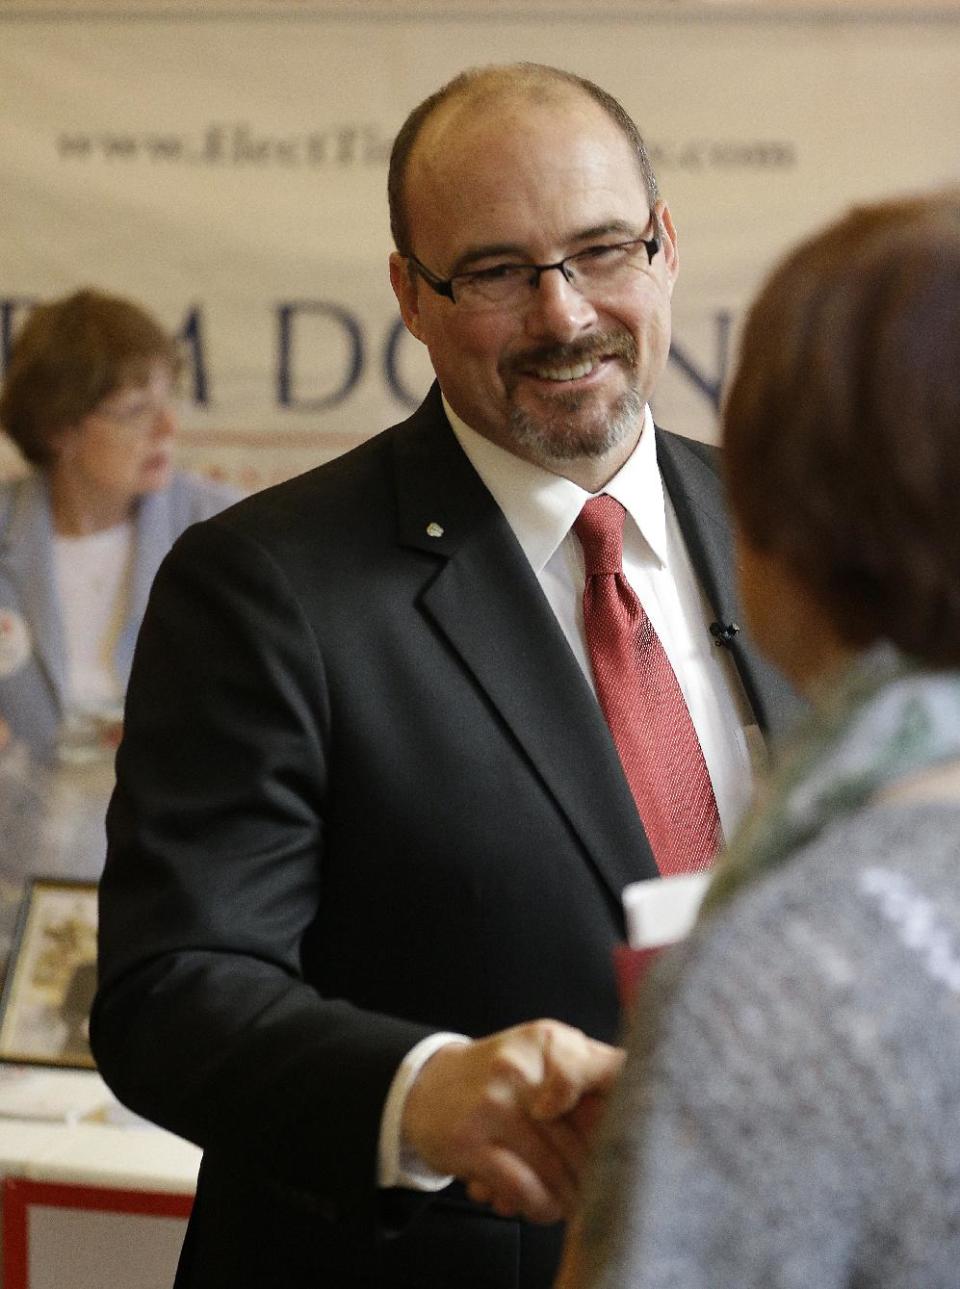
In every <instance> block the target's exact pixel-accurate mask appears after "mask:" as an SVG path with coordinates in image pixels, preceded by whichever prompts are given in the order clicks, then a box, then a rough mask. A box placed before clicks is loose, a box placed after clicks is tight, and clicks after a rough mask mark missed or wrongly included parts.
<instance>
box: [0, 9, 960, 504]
mask: <svg viewBox="0 0 960 1289" xmlns="http://www.w3.org/2000/svg"><path fill="white" fill-rule="evenodd" d="M513 59H532V60H535V61H539V62H548V63H555V64H558V65H560V66H563V67H567V68H570V69H571V70H573V71H576V72H579V73H582V74H584V75H586V76H588V77H591V78H593V79H595V80H597V81H598V82H599V83H600V84H602V85H603V86H604V87H605V88H607V89H609V90H611V91H612V92H613V93H614V94H616V95H617V96H618V97H619V98H620V99H622V101H623V102H624V104H625V105H626V107H627V108H628V110H629V111H630V112H631V113H632V114H633V115H634V116H635V117H636V119H637V121H638V123H639V124H640V127H641V129H642V131H643V132H644V134H645V135H646V137H647V139H648V141H649V144H650V146H651V150H652V153H653V156H654V159H655V162H656V165H657V168H658V171H659V177H660V180H661V185H662V188H663V191H664V194H665V196H666V197H667V199H668V200H669V202H670V205H671V209H672V211H673V215H674V219H675V222H676V225H677V228H678V233H679V246H680V254H681V262H682V271H681V277H680V282H679V284H678V288H677V292H676V295H675V336H674V347H673V352H672V355H671V361H670V365H669V370H668V373H667V376H666V378H665V380H664V381H663V384H662V387H661V389H660V391H659V392H658V395H657V401H656V409H655V410H656V414H657V416H658V419H659V420H660V421H661V423H662V424H664V425H666V426H668V427H669V428H672V429H676V430H678V431H680V432H681V433H686V434H689V435H692V436H693V437H696V438H703V439H711V438H713V437H714V436H715V433H716V412H717V407H718V403H719V399H720V394H721V389H722V386H723V381H724V376H725V374H726V372H727V370H728V365H729V363H730V361H731V357H732V348H733V345H734V343H735V337H736V327H737V321H738V318H739V316H740V314H741V312H742V308H743V305H744V303H745V302H746V300H747V299H748V297H749V295H750V293H751V292H752V290H753V289H754V287H755V286H756V284H757V282H758V279H759V277H760V275H761V274H762V273H763V272H764V270H765V269H767V268H768V267H769V266H770V264H771V262H772V260H773V259H774V258H775V257H776V256H777V255H778V254H779V253H780V252H781V251H782V250H783V249H785V248H786V247H787V246H788V245H789V244H790V243H791V242H792V241H793V240H795V239H796V238H797V237H798V236H799V235H800V234H802V233H803V232H805V231H807V230H809V229H810V228H812V227H813V226H815V225H817V224H818V223H820V222H821V221H822V220H824V219H825V218H827V217H829V216H831V215H832V214H834V213H836V212H839V211H840V210H841V209H843V208H844V207H846V206H848V205H849V204H850V203H851V202H853V201H855V200H857V199H860V198H866V197H873V196H876V195H878V194H884V193H890V192H901V191H904V190H911V189H915V188H919V187H924V186H927V185H932V184H941V183H944V182H949V181H957V180H958V179H960V170H958V161H960V154H958V144H957V140H958V139H960V95H958V93H957V68H958V67H960V14H957V13H956V12H929V11H928V12H927V13H925V14H924V13H923V12H920V11H918V12H917V13H915V14H910V13H909V12H900V13H888V14H887V15H886V16H883V15H880V16H877V15H876V14H874V15H873V16H871V15H870V14H869V13H867V12H862V13H861V12H859V11H856V10H847V11H846V12H845V13H844V14H843V16H840V15H838V14H835V15H834V16H833V17H830V16H825V15H824V14H822V13H813V14H807V15H806V16H804V14H803V13H796V14H793V15H790V14H785V13H776V12H772V13H771V12H767V13H761V12H755V13H753V14H745V13H744V12H743V11H738V10H729V11H722V10H720V9H719V8H718V7H717V6H712V7H711V8H710V9H709V10H707V9H700V8H689V9H686V10H683V11H679V10H677V11H670V12H667V11H663V10H656V9H650V10H647V9H644V8H641V7H639V6H637V7H635V8H634V9H633V10H631V11H629V12H624V11H614V10H613V9H612V8H608V7H605V6H604V5H603V4H595V5H593V6H590V7H589V8H588V7H587V6H586V5H584V6H583V7H582V8H578V7H575V6H572V5H571V4H570V3H569V0H568V3H566V4H562V5H560V4H558V5H551V4H549V3H540V4H535V3H534V4H530V5H528V6H527V7H525V8H522V9H514V10H507V9H505V8H504V7H503V6H498V5H491V4H487V5H483V4H480V3H478V4H476V5H475V6H470V5H468V4H460V5H458V6H457V7H456V8H454V7H451V8H450V9H449V10H445V9H443V8H442V7H436V6H434V7H433V8H431V9H427V8H425V7H424V6H423V5H417V4H412V3H410V4H407V3H403V0H393V2H392V3H391V4H389V5H386V4H383V5H381V6H375V5H356V4H354V5H352V6H349V7H344V6H339V7H338V6H336V5H329V6H322V5H316V6H313V7H310V6H306V5H303V4H301V5H298V6H295V7H294V6H291V5H285V4H271V5H258V6H252V7H251V6H247V7H242V8H237V9H229V8H226V7H217V6H210V5H207V6H196V5H194V6H184V5H180V6H175V7H173V8H172V9H171V8H167V9H157V10H154V9H152V8H151V7H150V6H149V5H134V4H132V3H131V4H130V5H128V6H124V5H121V4H115V5H113V6H112V7H110V8H109V9H108V10H106V11H104V10H102V9H101V10H94V9H92V10H89V11H88V10H85V9H84V8H83V7H82V6H77V7H74V8H71V9H60V10H55V11H45V10H44V9H43V8H41V7H37V6H31V5H26V6H18V5H16V4H8V5H6V6H4V7H3V8H2V9H0V100H2V112H0V174H2V187H0V193H2V196H0V201H2V208H3V235H2V238H0V361H3V360H5V357H6V354H7V352H8V350H9V344H10V341H11V337H12V336H13V335H14V334H15V333H16V329H17V327H18V326H19V325H20V323H21V322H22V319H23V317H24V316H25V315H26V311H27V310H28V309H29V307H30V305H31V303H32V302H34V301H36V300H39V299H43V298H49V297H50V296H53V295H60V294H63V293H64V292H67V291H69V290H71V289H73V288H75V287H77V286H80V285H96V286H98V287H101V288H103V289H106V290H110V291H115V292H119V293H122V294H125V295H129V296H131V297H133V298H135V299H137V300H139V301H140V302H142V303H143V304H145V305H146V306H147V307H148V308H150V309H151V310H152V311H154V312H155V313H156V314H157V315H158V316H159V317H160V318H161V319H162V320H163V321H164V322H165V323H166V324H167V325H169V326H170V327H171V328H173V329H175V330H176V331H177V332H179V333H180V334H181V335H182V337H183V340H184V345H185V349H186V354H187V358H188V363H187V381H186V388H185V394H186V397H187V404H188V405H187V407H186V410H185V416H184V432H183V435H182V458H183V460H184V462H185V463H186V464H187V465H190V466H193V467H195V468H198V469H203V470H205V471H208V472H211V473H214V474H217V475H221V476H223V477H228V478H230V479H232V480H234V481H236V482H238V483H240V484H241V485H242V486H245V487H247V488H257V487H260V486H262V485H264V484H266V483H268V482H270V481H273V480H276V479H279V478H283V477H285V476H288V475H290V474H292V473H295V472H297V471H299V470H302V469H305V468H307V467H309V466H311V465H314V464H316V463H317V462H319V461H322V460H324V459H327V458H329V457H331V456H333V455H336V454H337V453H339V452H342V451H343V450H344V449H346V448H349V447H350V446H352V445H354V444H356V443H358V442H359V441H361V440H362V439H364V438H366V437H368V436H369V435H370V434H372V433H374V432H375V431H377V430H378V429H380V428H382V427H383V426H385V425H387V424H390V423H391V422H393V421H395V420H397V419H399V418H400V417H402V416H403V415H405V414H406V413H407V411H408V410H409V409H410V408H411V407H413V406H414V405H415V404H416V403H417V402H418V401H419V399H420V397H421V395H422V394H423V392H424V391H425V389H426V387H427V384H428V381H429V378H430V373H429V367H428V364H427V362H426V356H425V353H424V352H423V351H422V350H421V349H420V347H419V345H418V344H417V342H416V341H414V340H413V339H412V338H411V337H409V336H408V335H406V333H405V332H404V331H403V330H402V328H401V326H400V324H399V320H398V315H397V310H396V307H395V304H394V300H393V296H392V294H391V291H390V287H389V283H388V280H387V272H386V259H387V254H388V252H389V250H390V239H389V232H388V223H387V211H386V198H385V181H386V166H387V156H388V152H389V147H390V143H391V140H392V137H393V135H394V133H395V132H396V130H397V128H398V126H399V125H400V123H401V121H402V120H403V118H404V116H405V115H406V113H407V111H408V110H409V109H410V108H411V107H412V106H413V105H414V104H415V103H417V102H418V101H419V100H420V99H421V98H422V97H424V96H425V95H426V94H428V93H430V92H431V91H432V90H433V89H435V88H436V87H437V86H438V85H439V84H441V83H442V82H443V81H444V80H446V79H447V78H449V77H450V76H451V75H453V74H454V73H455V72H457V71H458V70H460V69H462V68H463V67H466V66H470V65H473V64H476V63H478V62H489V61H507V60H513ZM11 468H13V457H12V455H10V454H9V453H8V454H7V456H5V457H4V458H3V460H2V461H0V469H5V470H8V471H9V470H10V469H11Z"/></svg>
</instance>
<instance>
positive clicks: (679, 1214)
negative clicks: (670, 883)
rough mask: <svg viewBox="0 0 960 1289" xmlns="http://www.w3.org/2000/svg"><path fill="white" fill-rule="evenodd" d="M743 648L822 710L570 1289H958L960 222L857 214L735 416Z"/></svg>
mask: <svg viewBox="0 0 960 1289" xmlns="http://www.w3.org/2000/svg"><path fill="white" fill-rule="evenodd" d="M724 431H725V447H726V463H727V471H728V481H729V493H730V498H731V502H732V506H733V511H734V516H735V519H736V522H737V525H738V529H739V546H740V555H741V561H742V565H741V583H742V589H743V599H744V605H745V609H746V612H747V614H748V616H749V619H750V623H751V626H752V628H753V630H754V632H755V634H756V638H757V639H758V641H759V642H760V643H761V645H762V646H763V647H764V648H765V650H766V652H767V654H768V656H769V657H770V658H771V659H772V660H773V661H774V662H776V663H777V664H778V665H779V666H780V667H781V668H782V669H783V670H784V671H785V672H786V673H787V674H788V675H789V676H790V677H791V678H792V679H793V680H794V681H795V682H796V683H797V685H798V686H799V687H800V688H801V689H802V690H804V691H805V692H806V694H807V695H808V696H809V697H810V699H811V700H812V714H811V715H810V717H809V718H806V719H805V720H804V722H803V724H802V725H801V726H800V727H798V729H797V730H796V731H795V734H794V736H793V738H792V740H790V741H788V743H787V744H785V745H784V746H783V747H782V748H781V749H780V753H779V757H778V758H777V761H776V763H775V765H774V768H773V770H772V772H771V774H770V776H769V778H768V780H767V782H766V783H765V785H764V786H763V787H762V789H761V793H760V796H759V798H758V801H757V804H756V805H755V807H754V809H753V812H752V814H751V815H750V816H748V818H747V819H746V821H745V823H744V825H743V826H742V828H741V830H740V832H739V834H738V835H736V836H735V837H734V839H733V841H732V843H731V845H730V848H729V851H728V852H727V854H726V855H725V856H724V857H723V858H722V859H721V861H720V863H719V864H718V867H717V870H716V875H715V878H714V881H713V883H712V885H711V887H710V889H709V891H708V894H707V898H706V901H705V904H704V906H703V910H702V912H701V917H700V921H699V923H698V925H697V927H696V928H695V930H694V932H693V934H692V935H691V936H690V937H689V939H688V940H686V941H685V942H683V943H682V944H680V945H677V946H675V947H674V948H673V949H672V950H671V951H670V952H669V953H667V954H666V955H665V956H664V958H663V959H662V960H661V961H660V962H659V963H658V964H657V967H656V968H655V969H654V970H653V971H652V972H651V974H650V976H649V977H648V979H647V981H646V982H645V987H644V988H643V989H641V991H640V996H639V998H638V1000H637V1008H636V1011H635V1013H634V1016H633V1022H634V1023H633V1026H632V1029H631V1032H630V1036H629V1046H628V1057H627V1062H626V1065H625V1068H624V1074H623V1077H622V1080H621V1082H620V1084H619V1086H618V1089H617V1090H616V1092H615V1095H614V1100H613V1103H612V1105H611V1108H610V1112H609V1114H608V1115H607V1117H606V1119H605V1123H604V1127H603V1129H602V1131H601V1134H600V1140H599V1143H598V1148H597V1158H596V1165H595V1169H594V1176H593V1178H592V1182H591V1185H590V1189H589V1193H588V1198H587V1202H586V1205H585V1212H584V1215H583V1218H582V1222H581V1229H580V1233H579V1236H578V1237H576V1238H575V1239H574V1240H572V1242H571V1244H570V1246H569V1249H568V1258H567V1261H566V1264H565V1269H564V1271H563V1273H562V1274H561V1278H560V1281H559V1282H558V1283H559V1285H561V1286H563V1289H572V1287H573V1286H576V1289H615V1287H616V1289H626V1287H627V1286H629V1287H630V1289H668V1286H669V1289H734V1287H736V1289H811V1287H812V1286H816V1289H841V1287H843V1289H852V1286H854V1285H857V1286H864V1289H866V1287H867V1286H880V1285H882V1286H884V1289H955V1287H956V1285H957V1283H958V1267H960V193H956V192H954V193H950V194H940V195H936V196H931V197H929V198H925V199H918V200H904V201H897V202H890V203H887V204H884V205H879V206H874V207H870V208H866V209H862V210H856V211H854V212H853V213H852V214H850V215H849V216H848V217H847V218H845V219H844V220H842V221H841V222H839V223H838V224H836V225H834V226H833V227H831V228H829V229H827V230H826V231H825V232H823V233H821V234H820V235H818V236H816V237H814V238H812V239H811V240H810V241H808V242H806V243H805V244H804V245H802V246H800V247H799V249H798V250H796V251H795V252H794V253H793V254H792V255H791V256H790V257H789V258H788V259H787V260H786V261H785V262H784V263H783V264H782V265H781V266H780V267H779V268H778V269H777V270H776V271H775V272H774V274H773V276H772V277H771V278H770V280H769V281H768V282H767V284H766V286H765V287H764V289H763V291H762V293H761V295H760V296H759V298H758V300H757V302H756V303H755V304H754V306H753V308H752V310H751V312H750V314H749V318H748V321H747V325H746V329H745V333H744V337H743V342H742V350H741V354H740V360H739V364H738V368H737V372H736V375H735V378H734V380H733V383H732V387H731V389H730V393H729V397H728V400H727V404H726V408H725V413H724Z"/></svg>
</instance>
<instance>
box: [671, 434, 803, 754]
mask: <svg viewBox="0 0 960 1289" xmlns="http://www.w3.org/2000/svg"><path fill="white" fill-rule="evenodd" d="M716 455H717V454H716V449H715V448H714V449H710V448H706V447H705V446H704V445H703V444H696V443H693V442H692V441H691V440H689V439H683V438H680V437H679V436H678V435H675V434H665V433H664V432H663V431H662V430H659V429H658V430H657V462H658V464H659V466H660V472H661V474H662V476H663V481H664V484H665V485H666V488H667V492H668V493H669V494H670V500H671V502H672V503H673V508H674V510H675V512H676V515H677V521H678V523H679V524H680V530H681V532H682V533H683V540H684V543H685V544H686V547H687V550H688V552H689V554H690V560H691V563H692V564H693V567H694V571H695V572H696V574H697V577H698V579H699V581H700V585H701V586H702V587H703V590H704V593H705V594H706V596H707V599H708V600H709V602H710V605H711V607H712V609H713V611H714V613H715V615H716V619H717V621H718V622H722V623H728V622H736V623H737V624H738V625H739V627H740V630H739V631H738V633H737V634H736V635H735V636H734V638H733V641H732V642H731V644H730V646H729V647H730V652H731V655H732V657H733V660H734V663H735V664H736V667H737V671H738V673H739V675H740V679H741V681H742V682H743V687H744V689H745V691H746V694H747V697H748V699H749V700H750V705H751V706H752V708H753V711H754V715H755V716H756V718H757V721H758V723H759V724H760V726H761V728H763V729H764V730H768V731H771V730H778V729H782V728H784V727H785V726H787V725H789V724H790V722H791V720H792V718H793V717H794V715H795V714H796V712H797V709H798V705H799V704H798V700H797V696H796V694H795V693H794V692H793V690H792V689H791V688H790V687H789V685H788V684H787V683H786V681H785V680H784V678H783V677H782V676H781V675H780V673H779V672H778V671H776V670H775V669H774V668H773V667H771V666H770V664H769V663H768V662H767V661H766V659H764V658H763V657H762V655H761V654H760V653H759V651H758V650H757V647H756V645H755V644H754V643H753V640H752V639H751V637H750V633H749V632H748V631H747V630H746V628H745V626H744V624H743V622H742V617H741V613H740V608H739V603H738V596H737V585H736V557H735V550H734V543H733V535H732V533H731V530H730V521H729V518H728V515H727V510H726V506H725V503H724V497H723V486H722V482H721V479H720V477H719V475H718V473H717V461H716Z"/></svg>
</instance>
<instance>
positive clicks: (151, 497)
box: [0, 474, 238, 761]
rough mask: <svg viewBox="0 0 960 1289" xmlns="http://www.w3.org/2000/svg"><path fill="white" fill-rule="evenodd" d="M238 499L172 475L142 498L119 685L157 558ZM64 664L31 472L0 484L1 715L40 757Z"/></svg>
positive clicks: (53, 726) (43, 523)
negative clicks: (166, 483)
mask: <svg viewBox="0 0 960 1289" xmlns="http://www.w3.org/2000/svg"><path fill="white" fill-rule="evenodd" d="M237 496H238V494H237V493H235V492H234V491H233V489H231V488H229V487H227V486H225V485H223V484H217V483H212V482H210V481H209V480H204V479H199V478H193V477H190V476H188V475H184V474H177V475H175V476H174V478H173V481H172V483H171V484H170V486H169V487H168V488H166V489H164V490H163V491H162V492H157V493H151V494H148V495H147V496H145V497H144V498H143V499H142V500H141V502H140V504H139V507H138V509H137V515H136V546H135V553H134V564H133V575H132V582H131V587H130V600H129V605H128V608H127V614H126V620H125V622H124V625H123V629H122V631H121V633H120V636H119V639H118V641H117V648H116V655H115V662H116V667H117V672H118V674H119V676H120V679H121V681H122V683H123V685H124V687H125V686H126V683H127V679H128V677H129V675H130V665H131V662H132V660H133V647H134V644H135V642H136V638H137V632H138V631H139V629H140V622H141V620H142V618H143V612H144V609H145V608H146V605H147V596H148V594H149V591H150V585H151V583H152V582H153V578H154V574H155V573H156V571H157V569H158V567H159V565H160V561H161V560H162V559H163V557H164V555H165V554H166V553H167V551H168V550H169V549H170V547H171V546H172V545H173V543H174V541H175V540H176V538H177V537H179V535H180V534H181V533H182V532H183V530H184V529H185V528H188V527H189V526H190V525H191V524H193V523H196V522H197V521H198V520H201V519H207V518H209V517H210V516H211V515H215V514H216V513H217V512H218V511H220V510H223V508H224V507H225V506H227V505H229V504H230V503H231V502H232V501H235V500H236V498H237ZM66 665H67V664H66V644H65V641H64V638H63V624H62V621H61V616H60V610H59V606H58V602H57V595H56V588H55V579H54V566H53V520H52V516H51V512H50V503H49V497H48V492H47V487H46V483H45V480H44V478H43V476H42V475H40V474H31V475H28V476H27V477H26V478H23V479H17V480H15V481H13V482H8V483H0V717H2V718H3V720H5V721H6V722H7V724H8V725H9V726H10V728H11V730H12V732H13V736H14V739H15V740H16V741H18V742H20V743H22V744H25V745H26V746H27V747H28V748H29V749H30V751H31V753H32V755H33V756H34V757H36V758H38V759H39V760H42V761H45V760H49V759H50V758H51V757H52V755H53V752H54V748H55V745H56V738H57V732H58V729H59V727H60V722H61V720H62V718H63V710H64V693H65V686H66Z"/></svg>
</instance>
